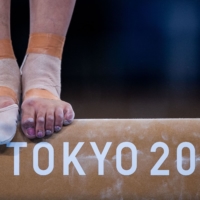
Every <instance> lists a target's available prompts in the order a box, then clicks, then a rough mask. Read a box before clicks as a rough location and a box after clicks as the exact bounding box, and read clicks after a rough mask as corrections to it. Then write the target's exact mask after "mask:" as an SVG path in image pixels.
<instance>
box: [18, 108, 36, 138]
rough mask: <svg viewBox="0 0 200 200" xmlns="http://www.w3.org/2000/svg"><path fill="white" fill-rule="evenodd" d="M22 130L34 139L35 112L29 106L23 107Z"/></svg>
mask: <svg viewBox="0 0 200 200" xmlns="http://www.w3.org/2000/svg"><path fill="white" fill-rule="evenodd" d="M21 128H22V131H23V133H24V134H25V135H26V136H27V137H28V138H29V139H33V138H35V137H36V135H35V110H34V108H32V107H29V106H27V105H22V118H21Z"/></svg>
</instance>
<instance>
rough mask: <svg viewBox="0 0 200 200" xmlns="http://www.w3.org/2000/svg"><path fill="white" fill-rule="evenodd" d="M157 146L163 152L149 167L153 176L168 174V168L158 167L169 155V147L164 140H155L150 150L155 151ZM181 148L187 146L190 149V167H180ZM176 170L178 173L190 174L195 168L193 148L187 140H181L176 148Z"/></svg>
mask: <svg viewBox="0 0 200 200" xmlns="http://www.w3.org/2000/svg"><path fill="white" fill-rule="evenodd" d="M159 147H161V148H162V149H163V150H164V152H163V154H162V156H161V157H160V159H159V160H158V161H157V163H156V164H155V165H154V166H153V168H152V169H151V175H153V176H160V175H161V176H169V170H159V167H160V166H161V165H162V164H163V162H164V161H165V159H166V158H167V157H168V155H169V147H168V146H167V145H166V144H165V143H164V142H156V143H155V144H153V146H152V147H151V152H156V150H157V148H159ZM183 148H188V149H189V150H190V158H189V160H190V168H189V169H187V170H185V169H183V167H182V160H183V157H182V150H183ZM177 170H178V172H179V173H180V174H182V175H184V176H188V175H191V174H192V173H193V172H194V170H195V148H194V146H193V145H192V144H191V143H189V142H182V143H181V144H179V146H178V148H177Z"/></svg>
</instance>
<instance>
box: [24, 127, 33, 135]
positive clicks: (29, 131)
mask: <svg viewBox="0 0 200 200" xmlns="http://www.w3.org/2000/svg"><path fill="white" fill-rule="evenodd" d="M26 132H27V134H28V135H29V136H33V135H35V130H34V128H28V129H27V130H26Z"/></svg>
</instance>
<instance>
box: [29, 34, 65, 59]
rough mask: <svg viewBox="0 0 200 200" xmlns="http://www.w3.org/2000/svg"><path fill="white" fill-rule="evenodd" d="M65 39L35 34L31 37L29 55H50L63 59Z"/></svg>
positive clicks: (53, 35) (57, 36) (51, 35)
mask: <svg viewBox="0 0 200 200" xmlns="http://www.w3.org/2000/svg"><path fill="white" fill-rule="evenodd" d="M64 42H65V37H62V36H59V35H55V34H48V33H33V34H31V35H30V38H29V44H28V50H27V53H39V54H48V55H51V56H55V57H58V58H59V59H61V57H62V52H63V46H64Z"/></svg>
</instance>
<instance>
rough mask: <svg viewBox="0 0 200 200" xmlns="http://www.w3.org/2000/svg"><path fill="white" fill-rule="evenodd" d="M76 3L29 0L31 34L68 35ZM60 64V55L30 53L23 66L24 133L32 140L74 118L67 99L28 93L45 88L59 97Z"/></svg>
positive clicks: (70, 0)
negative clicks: (58, 56)
mask: <svg viewBox="0 0 200 200" xmlns="http://www.w3.org/2000/svg"><path fill="white" fill-rule="evenodd" d="M74 4H75V0H56V1H54V0H43V1H40V0H30V10H31V12H30V13H31V17H30V19H31V22H30V23H31V24H30V34H34V33H42V34H43V33H45V34H55V35H57V36H61V37H63V36H65V35H66V33H67V30H68V27H69V23H70V20H71V16H72V12H73V8H74ZM52 13H53V15H52ZM60 65H61V62H60V59H58V58H57V57H54V56H52V55H47V54H46V55H44V54H42V53H33V52H28V56H27V59H26V62H25V64H24V66H23V69H22V87H23V93H24V95H25V96H26V97H25V98H24V101H23V104H22V123H21V124H22V130H23V132H24V133H25V135H26V136H27V137H28V138H30V139H33V138H35V137H38V138H42V137H44V136H45V135H51V134H52V133H53V132H54V131H55V132H58V131H60V130H61V128H62V125H63V124H64V125H67V124H70V123H71V122H72V121H73V119H74V111H73V109H72V107H71V105H70V104H68V103H67V102H64V101H62V100H60V99H58V100H54V99H51V98H50V99H48V98H43V96H40V95H39V96H34V95H28V96H27V95H26V94H27V91H30V90H31V89H42V92H44V90H46V91H48V92H51V93H53V94H54V95H55V96H57V97H59V95H60V68H61V66H60ZM49 77H51V78H49ZM44 82H45V83H44ZM55 85H56V86H55ZM56 87H57V88H56Z"/></svg>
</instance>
